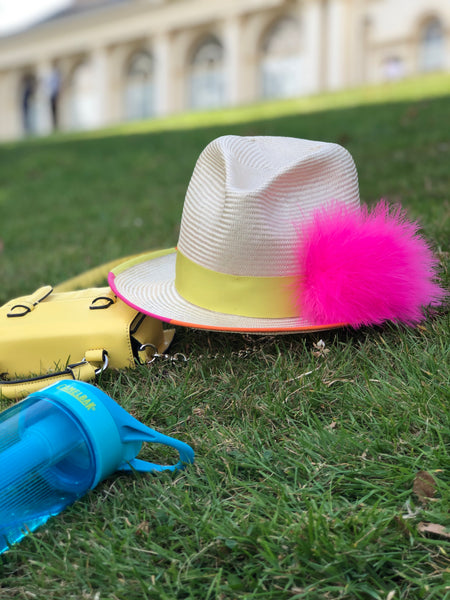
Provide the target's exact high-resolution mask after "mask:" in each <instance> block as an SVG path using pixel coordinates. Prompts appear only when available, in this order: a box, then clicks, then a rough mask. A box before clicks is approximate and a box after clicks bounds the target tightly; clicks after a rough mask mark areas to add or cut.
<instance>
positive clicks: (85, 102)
mask: <svg viewBox="0 0 450 600" xmlns="http://www.w3.org/2000/svg"><path fill="white" fill-rule="evenodd" d="M94 79H95V78H94V73H93V69H92V65H91V63H90V62H89V61H84V62H81V63H79V64H78V65H77V66H76V67H75V69H74V70H73V73H72V77H71V79H70V83H69V89H68V94H69V104H70V112H69V115H68V121H69V127H70V129H89V128H90V127H94V126H95V125H96V119H97V104H96V94H95V92H96V85H95V80H94Z"/></svg>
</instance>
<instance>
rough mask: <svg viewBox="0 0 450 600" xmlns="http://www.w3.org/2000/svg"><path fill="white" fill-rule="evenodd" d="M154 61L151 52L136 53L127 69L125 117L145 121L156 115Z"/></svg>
mask: <svg viewBox="0 0 450 600" xmlns="http://www.w3.org/2000/svg"><path fill="white" fill-rule="evenodd" d="M154 88H155V86H154V61H153V57H152V55H151V54H150V53H149V52H146V51H143V50H140V51H138V52H135V53H134V54H133V55H132V57H131V59H130V61H129V63H128V67H127V72H126V82H125V116H126V118H127V119H145V118H146V117H151V116H153V115H154V114H155V89H154Z"/></svg>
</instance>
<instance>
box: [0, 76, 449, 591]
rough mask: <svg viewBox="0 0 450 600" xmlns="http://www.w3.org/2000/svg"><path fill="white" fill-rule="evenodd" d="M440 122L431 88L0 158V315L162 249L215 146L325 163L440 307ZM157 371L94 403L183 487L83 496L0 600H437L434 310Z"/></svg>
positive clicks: (55, 139)
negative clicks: (402, 211) (320, 151)
mask: <svg viewBox="0 0 450 600" xmlns="http://www.w3.org/2000/svg"><path fill="white" fill-rule="evenodd" d="M449 114H450V77H448V76H445V77H443V76H441V77H428V78H425V79H420V80H415V81H405V82H401V83H399V84H396V85H391V86H383V87H376V88H367V89H361V90H353V91H349V92H342V93H336V94H327V95H323V96H319V97H314V98H307V99H300V100H293V101H289V102H280V103H269V104H261V105H259V106H254V107H244V108H240V109H233V110H226V111H217V112H213V113H205V114H197V115H181V116H178V117H174V118H172V119H162V120H158V121H149V122H145V123H135V124H131V125H123V126H120V127H116V128H111V129H109V130H106V131H100V132H90V133H85V134H64V135H63V134H60V135H55V136H51V137H49V138H46V139H35V140H29V141H26V142H19V143H10V144H4V145H1V146H0V224H1V228H0V281H1V282H2V286H1V288H0V303H3V302H5V301H6V300H9V299H10V298H12V297H14V296H17V295H20V294H24V293H27V292H31V291H33V290H34V289H35V288H36V287H38V286H40V285H41V284H47V283H51V284H55V285H56V284H58V283H59V282H61V281H64V280H66V279H67V278H70V277H73V276H75V275H77V274H79V273H82V272H84V271H85V270H87V269H90V268H92V267H95V266H96V265H99V264H101V263H104V262H106V261H110V260H113V259H116V258H118V257H121V256H125V255H128V254H131V253H136V252H140V251H145V250H148V249H152V248H162V247H169V246H173V245H175V244H176V241H177V236H178V228H179V223H180V218H181V211H182V206H183V199H184V193H185V190H186V187H187V184H188V182H189V178H190V175H191V173H192V170H193V167H194V164H195V161H196V159H197V157H198V155H199V154H200V152H201V150H202V149H203V148H204V147H205V146H206V144H207V143H208V142H209V141H211V140H212V139H214V138H215V137H217V136H219V135H223V134H231V133H232V134H238V135H286V136H294V137H302V138H309V139H318V140H327V141H333V142H338V143H340V144H342V145H344V146H345V147H346V148H347V149H348V150H349V151H350V152H351V154H352V155H353V157H354V159H355V162H356V165H357V169H358V173H359V181H360V191H361V199H362V201H363V202H366V203H369V204H371V203H374V202H376V201H377V200H378V199H379V198H380V197H384V198H386V199H387V200H389V201H392V202H398V201H400V202H401V203H402V204H403V206H404V207H405V208H407V209H408V210H409V212H410V215H411V216H412V217H413V218H418V219H419V220H420V222H421V224H422V227H423V232H424V234H425V235H426V236H427V237H428V238H429V239H430V241H431V243H432V245H433V247H434V249H435V251H436V253H437V255H438V257H439V259H440V262H441V274H442V277H443V279H444V282H446V285H448V282H449V276H448V268H449V254H448V253H449V237H450V236H449V230H450V227H449V214H450V203H449V195H450V194H449V191H450V186H449V162H450V136H449V134H448V131H449V128H448V116H449ZM99 283H100V282H99ZM0 335H1V333H0ZM320 339H322V340H323V341H324V342H325V349H326V350H327V352H324V351H323V350H322V351H321V346H320V345H318V342H319V340H320ZM172 351H173V352H182V353H185V354H186V355H187V356H188V358H189V360H188V361H187V362H186V363H170V362H169V361H162V362H158V363H155V364H153V365H151V366H150V368H147V367H138V368H137V369H136V370H129V371H122V372H107V373H105V374H104V375H103V376H102V377H101V379H100V380H99V382H98V384H99V386H100V387H101V388H102V389H103V390H105V391H106V392H107V393H109V394H110V395H111V396H112V397H114V398H115V399H116V400H117V401H119V402H120V403H121V405H122V406H124V407H125V408H126V409H127V410H129V411H130V412H131V413H133V415H135V416H136V417H137V418H139V419H140V420H141V421H143V422H144V423H146V424H147V425H149V426H150V427H153V428H155V429H158V430H160V431H161V432H163V433H167V434H168V435H173V436H175V437H178V438H180V439H182V440H184V441H186V442H188V443H189V444H191V445H192V446H193V448H194V449H195V451H196V457H197V459H196V463H195V465H194V466H192V467H190V468H189V469H187V470H186V471H185V472H183V473H180V474H177V475H168V474H162V475H158V476H137V475H124V474H121V475H118V476H114V477H112V478H111V479H109V480H108V481H106V482H104V483H102V484H101V485H99V486H98V487H97V488H96V489H95V491H93V492H91V493H90V494H89V495H87V496H86V497H84V498H83V499H82V500H80V501H78V502H77V503H76V504H75V505H74V506H72V507H70V508H69V509H67V510H66V511H64V513H62V514H61V515H59V516H57V517H54V518H52V519H51V520H50V521H49V522H48V523H47V525H45V526H44V527H42V528H41V529H40V530H38V531H37V532H36V533H35V534H33V535H30V536H28V537H27V538H26V539H25V540H24V541H22V542H21V543H20V544H18V545H17V546H15V547H13V549H11V550H10V551H9V552H8V553H6V554H4V555H3V556H2V557H1V558H0V598H1V599H8V600H9V599H16V598H20V599H24V600H29V599H33V598H36V599H37V600H117V599H119V600H147V599H149V600H181V599H186V600H187V599H193V600H194V599H195V600H232V599H248V600H250V599H271V600H295V599H306V600H316V599H317V600H319V599H338V598H343V599H349V600H351V599H357V600H360V599H377V600H378V599H385V600H399V599H402V600H403V599H408V600H416V599H424V600H430V599H432V600H445V599H448V598H450V529H445V528H446V527H448V526H449V525H450V493H449V490H450V461H449V442H450V418H449V395H450V394H449V387H448V384H449V362H450V360H449V358H450V357H449V315H448V311H447V310H446V309H445V308H444V307H442V308H440V309H438V310H435V311H433V312H432V313H431V314H430V315H429V316H428V319H427V321H425V322H424V323H423V324H422V325H421V326H420V327H418V328H416V329H407V328H403V327H397V326H394V325H387V326H385V327H382V328H381V327H380V328H363V329H360V330H358V331H353V330H346V329H342V330H337V331H330V332H324V333H321V334H320V335H319V334H309V335H297V334H296V335H290V336H264V337H251V336H245V335H238V334H220V333H208V332H199V331H194V330H188V329H183V328H179V329H177V333H176V336H175V340H174V343H173V346H172ZM0 360H1V357H0ZM6 406H7V403H6V402H5V401H3V402H2V401H0V407H1V408H4V407H6ZM153 455H154V454H153V453H152V452H151V450H150V449H149V448H145V451H144V452H143V456H144V457H146V456H147V457H150V456H153ZM156 457H157V458H164V452H163V451H158V454H157V455H156ZM420 471H425V472H427V473H428V474H429V476H430V477H431V478H432V482H433V483H432V485H431V486H430V489H428V490H427V492H426V493H425V494H424V493H420V491H418V481H419V478H418V476H417V474H418V473H419V472H420ZM0 477H1V474H0ZM431 496H432V497H431ZM424 524H431V525H434V526H440V527H436V528H435V530H436V531H435V533H433V532H429V531H426V526H425V527H424Z"/></svg>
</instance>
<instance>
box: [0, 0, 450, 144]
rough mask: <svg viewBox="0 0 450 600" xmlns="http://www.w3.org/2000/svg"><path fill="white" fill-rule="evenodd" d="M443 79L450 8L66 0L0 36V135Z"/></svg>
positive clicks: (448, 57)
mask: <svg viewBox="0 0 450 600" xmlns="http://www.w3.org/2000/svg"><path fill="white" fill-rule="evenodd" d="M436 70H443V71H450V0H73V2H72V4H71V5H70V7H69V8H66V9H64V10H61V11H59V12H58V13H56V14H54V15H53V16H52V17H51V18H48V19H46V20H44V21H42V22H40V23H38V24H35V25H34V26H32V27H30V28H28V29H26V30H23V31H20V32H18V33H15V34H14V35H8V36H4V37H2V38H0V139H3V140H5V139H15V138H18V137H20V136H22V135H24V134H26V133H33V134H46V133H48V132H49V131H51V129H52V127H58V128H60V129H62V130H74V129H89V128H97V127H102V126H106V125H110V124H114V123H118V122H122V121H125V120H130V119H144V118H152V117H156V116H162V115H167V114H173V113H177V112H181V111H187V110H199V109H207V108H218V107H223V106H233V105H238V104H247V103H252V102H255V101H258V100H262V99H269V98H285V97H292V96H300V95H307V94H312V93H316V92H320V91H323V90H334V89H342V88H345V87H351V86H356V85H361V84H364V83H376V82H381V81H384V80H389V79H391V80H392V79H398V78H402V77H406V76H411V75H414V74H418V73H420V72H428V71H436Z"/></svg>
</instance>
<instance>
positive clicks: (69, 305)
mask: <svg viewBox="0 0 450 600" xmlns="http://www.w3.org/2000/svg"><path fill="white" fill-rule="evenodd" d="M173 335H174V330H173V329H163V326H162V323H161V322H160V321H158V320H157V319H154V318H153V317H150V316H147V315H143V314H142V313H139V312H138V311H136V310H135V309H133V308H131V307H130V306H128V305H127V304H125V303H124V302H122V301H121V300H120V299H119V298H117V297H116V296H115V294H114V293H113V292H112V291H111V289H110V288H109V287H103V288H89V289H85V290H80V291H73V292H57V293H55V292H54V291H53V288H52V287H51V286H45V287H42V288H40V289H38V290H36V292H34V293H33V294H31V295H29V296H23V297H21V298H15V299H14V300H11V301H9V302H7V303H6V304H5V305H3V306H2V307H0V397H2V396H3V397H5V398H8V399H19V398H22V397H25V396H26V395H27V394H29V393H31V392H33V391H36V390H38V389H42V388H43V387H45V386H47V385H50V383H53V382H54V381H56V380H58V379H79V380H82V381H90V380H93V379H94V378H95V376H96V375H97V374H98V373H100V372H101V371H103V370H105V368H107V367H110V368H113V369H121V368H132V367H134V366H135V364H136V362H141V363H145V362H148V361H149V360H151V358H152V356H153V354H155V353H163V352H164V351H165V350H166V349H167V348H168V346H169V345H170V343H171V341H172V338H173Z"/></svg>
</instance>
